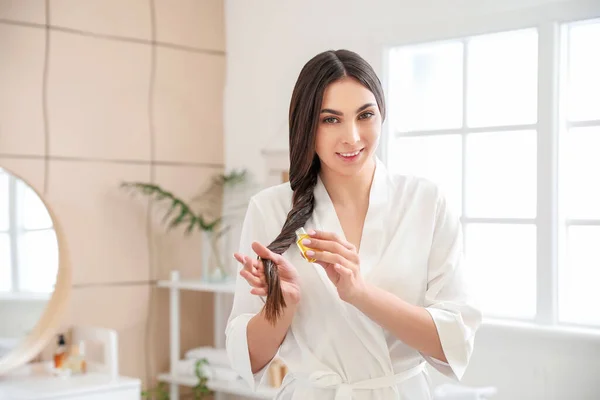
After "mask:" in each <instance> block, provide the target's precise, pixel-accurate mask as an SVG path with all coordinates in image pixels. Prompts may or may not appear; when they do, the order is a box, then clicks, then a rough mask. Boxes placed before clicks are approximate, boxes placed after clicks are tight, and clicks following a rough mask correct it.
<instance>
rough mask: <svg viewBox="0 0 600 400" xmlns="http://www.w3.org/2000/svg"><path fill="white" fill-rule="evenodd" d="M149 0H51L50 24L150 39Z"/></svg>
mask: <svg viewBox="0 0 600 400" xmlns="http://www.w3.org/2000/svg"><path fill="white" fill-rule="evenodd" d="M149 4H150V3H149V1H148V0H128V1H122V0H86V1H81V0H52V1H51V2H50V18H51V22H52V25H57V26H60V27H65V28H72V29H78V30H82V31H86V32H94V33H100V34H106V35H115V36H123V37H128V38H137V39H145V40H150V37H151V35H150V32H151V22H150V5H149Z"/></svg>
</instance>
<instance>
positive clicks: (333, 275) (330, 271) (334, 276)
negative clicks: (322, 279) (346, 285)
mask: <svg viewBox="0 0 600 400" xmlns="http://www.w3.org/2000/svg"><path fill="white" fill-rule="evenodd" d="M316 264H319V265H320V266H322V267H323V269H324V270H325V272H326V273H327V277H328V278H329V280H330V281H331V282H333V284H334V285H337V283H338V281H339V280H340V274H338V273H337V271H336V270H335V269H334V268H333V264H329V263H326V262H322V261H317V262H316Z"/></svg>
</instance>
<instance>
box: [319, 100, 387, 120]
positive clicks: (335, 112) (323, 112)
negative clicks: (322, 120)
mask: <svg viewBox="0 0 600 400" xmlns="http://www.w3.org/2000/svg"><path fill="white" fill-rule="evenodd" d="M374 105H375V103H367V104H364V105H362V106H360V107H359V108H358V109H357V110H356V113H357V114H358V113H359V112H361V111H363V110H364V109H366V108H369V107H372V106H374ZM321 114H333V115H339V116H340V117H341V116H342V115H344V113H343V112H341V111H337V110H332V109H331V108H324V109H322V110H321Z"/></svg>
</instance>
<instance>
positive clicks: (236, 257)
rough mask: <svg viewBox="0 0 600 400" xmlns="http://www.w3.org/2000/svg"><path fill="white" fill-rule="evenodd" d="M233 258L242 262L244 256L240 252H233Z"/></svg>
mask: <svg viewBox="0 0 600 400" xmlns="http://www.w3.org/2000/svg"><path fill="white" fill-rule="evenodd" d="M233 258H235V259H236V260H237V261H238V262H239V263H240V264H244V256H243V255H242V254H240V253H233Z"/></svg>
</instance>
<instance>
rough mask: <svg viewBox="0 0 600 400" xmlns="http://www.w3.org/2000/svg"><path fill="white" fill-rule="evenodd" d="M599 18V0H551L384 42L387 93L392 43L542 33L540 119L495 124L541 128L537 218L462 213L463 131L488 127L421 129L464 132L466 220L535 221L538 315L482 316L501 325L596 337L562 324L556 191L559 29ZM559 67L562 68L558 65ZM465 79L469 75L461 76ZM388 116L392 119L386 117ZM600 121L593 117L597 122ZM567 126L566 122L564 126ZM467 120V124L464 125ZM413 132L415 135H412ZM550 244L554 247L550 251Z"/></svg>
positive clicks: (389, 132) (387, 130) (597, 330)
mask: <svg viewBox="0 0 600 400" xmlns="http://www.w3.org/2000/svg"><path fill="white" fill-rule="evenodd" d="M596 18H600V4H592V3H590V2H585V1H569V2H566V1H565V2H562V3H559V4H548V5H544V6H540V7H535V8H530V9H527V10H519V11H514V12H507V13H502V14H501V15H494V14H493V13H492V14H488V15H486V16H473V17H472V18H470V19H469V18H465V21H464V23H462V24H460V26H459V27H457V26H453V27H450V26H449V24H440V25H435V24H431V25H427V26H425V27H423V28H421V30H419V28H417V27H415V29H414V32H413V33H412V34H411V35H410V37H406V38H405V39H404V40H402V41H398V42H396V43H393V44H390V43H387V44H385V45H383V46H382V54H381V55H382V57H381V68H380V70H381V71H382V73H381V76H382V83H383V85H384V90H385V92H386V97H387V98H389V97H390V96H389V90H388V88H389V86H388V84H389V70H388V65H389V53H390V50H391V49H392V48H397V47H400V46H410V45H417V44H427V43H432V42H442V41H448V40H465V39H466V38H468V37H472V36H478V35H484V34H491V33H501V32H507V31H514V30H519V29H528V28H535V29H537V32H538V93H537V101H538V112H537V117H538V120H537V124H532V125H513V126H506V127H494V131H503V130H504V131H506V130H515V129H519V130H520V129H536V130H537V152H538V157H537V216H536V218H533V219H522V218H501V219H495V218H466V217H464V214H465V213H464V204H465V187H466V185H465V184H464V182H465V168H464V162H465V159H466V157H465V154H464V153H465V140H464V138H465V134H466V133H467V132H477V131H489V128H488V127H485V128H470V129H455V130H445V131H434V132H427V131H422V132H419V133H421V134H428V133H429V134H431V133H435V134H440V133H460V134H461V136H462V138H463V140H462V143H463V155H462V160H463V168H462V171H463V172H462V173H463V175H462V202H461V203H462V207H463V210H462V211H463V212H462V221H461V222H462V223H463V224H464V223H472V222H500V223H511V224H519V223H535V224H536V226H537V235H536V236H537V246H536V247H537V251H536V255H537V257H536V259H537V266H536V276H537V282H536V283H537V301H536V307H537V308H536V314H535V318H534V319H533V321H531V322H520V321H519V320H514V319H509V318H502V319H499V318H488V317H486V318H484V323H487V324H491V325H498V326H509V327H522V328H526V329H531V328H533V329H540V328H541V329H543V330H547V329H548V328H550V329H552V330H553V331H565V332H568V333H573V332H576V333H584V334H590V333H591V334H592V335H594V336H597V335H598V334H600V327H587V326H586V327H578V326H573V325H571V324H566V323H559V319H558V272H559V271H558V263H559V256H560V255H559V249H560V247H559V246H562V245H563V244H562V243H559V234H560V232H561V230H562V229H564V228H565V227H566V225H565V226H561V219H560V215H559V208H558V206H559V204H558V201H559V190H558V185H559V182H558V177H559V170H558V162H559V139H560V135H561V132H562V131H563V130H564V129H565V128H566V127H567V126H566V124H564V123H563V122H564V121H566V119H565V118H564V115H563V114H562V113H563V112H564V107H562V104H560V101H561V100H563V99H564V98H565V97H564V96H561V95H560V94H561V92H562V93H564V89H563V86H564V82H563V80H562V79H561V78H562V77H561V76H560V72H561V70H560V68H563V67H564V65H561V62H564V58H562V59H561V54H560V53H559V51H564V50H565V49H566V46H565V43H561V39H562V35H561V28H562V26H563V24H567V23H572V22H578V21H582V20H590V19H596ZM464 49H465V51H464V56H463V57H464V58H463V61H464V68H463V74H466V73H467V72H466V65H467V64H466V57H467V51H468V50H467V46H465V48H464ZM559 67H560V68H559ZM463 78H465V76H464V75H463ZM466 89H467V88H466V80H465V79H463V90H464V91H463V121H465V114H466V104H465V103H464V102H465V101H466V98H467V96H466V94H467V91H466ZM387 121H389V118H388V119H387ZM387 121H386V123H385V124H384V128H383V132H384V135H383V138H382V141H381V144H382V146H380V148H379V149H378V155H379V157H380V158H381V159H382V160H383V161H384V163H386V164H388V162H387V161H388V160H387V153H388V146H389V141H390V139H389V138H391V137H393V135H396V134H397V133H396V132H394V131H393V127H392V126H391V124H389V122H387ZM597 123H598V124H600V121H594V122H593V123H592V125H593V126H595V125H597ZM562 125H565V126H562ZM589 125H590V123H588V122H585V123H571V124H569V127H574V126H589ZM464 126H465V124H463V127H464ZM412 135H413V136H414V134H412ZM566 224H570V225H600V220H567V221H566ZM548 249H550V250H548Z"/></svg>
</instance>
